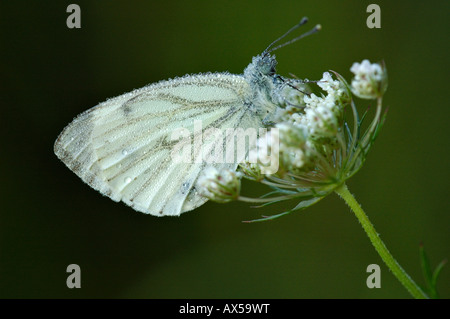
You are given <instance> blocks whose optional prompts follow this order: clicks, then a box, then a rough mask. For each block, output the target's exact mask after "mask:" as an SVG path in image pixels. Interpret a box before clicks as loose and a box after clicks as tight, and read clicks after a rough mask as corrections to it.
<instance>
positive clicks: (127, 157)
mask: <svg viewBox="0 0 450 319" xmlns="http://www.w3.org/2000/svg"><path fill="white" fill-rule="evenodd" d="M306 22H307V19H306V18H303V19H302V21H301V22H300V23H299V24H297V25H296V26H294V27H293V28H291V29H290V30H289V31H288V32H287V33H286V34H284V35H283V36H282V37H280V38H279V39H277V40H276V41H274V42H273V43H272V44H271V45H270V46H269V47H268V48H267V49H266V50H265V51H264V52H263V53H262V54H261V55H258V56H256V57H254V58H253V60H252V63H250V64H249V65H248V67H247V68H246V69H245V70H244V74H243V75H233V74H229V73H207V74H198V75H186V76H184V77H181V78H175V79H172V80H167V81H161V82H158V83H155V84H150V85H148V86H146V87H143V88H141V89H138V90H135V91H132V92H130V93H126V94H123V95H120V96H118V97H115V98H111V99H109V100H107V101H105V102H103V103H100V104H99V105H97V106H95V107H93V108H91V109H89V110H87V111H85V112H84V113H82V114H80V115H79V116H78V117H76V118H75V119H74V120H73V121H72V122H71V123H70V124H69V125H68V126H67V127H66V128H65V129H64V130H63V132H62V133H61V134H60V136H59V137H58V139H57V140H56V142H55V146H54V151H55V154H56V155H57V156H58V157H59V158H60V159H61V160H62V161H63V162H64V164H66V165H67V167H69V168H70V169H71V170H72V171H73V172H75V174H77V175H78V176H79V177H80V178H81V179H82V180H83V181H84V182H86V183H87V184H89V185H90V186H91V187H92V188H94V189H96V190H98V191H99V192H100V193H102V194H103V195H106V196H108V197H110V198H111V199H112V200H114V201H123V202H124V203H126V204H127V205H129V206H131V207H133V208H134V209H135V210H137V211H140V212H144V213H148V214H152V215H155V216H169V215H170V216H177V215H180V214H181V213H183V212H187V211H190V210H192V209H194V208H196V207H198V206H200V205H202V204H204V203H205V202H206V201H207V199H206V198H205V197H203V196H201V195H200V194H199V193H198V191H197V189H196V180H197V178H198V176H199V174H200V173H201V172H202V171H203V170H204V169H205V166H206V164H205V163H201V162H199V163H196V162H192V163H180V162H175V161H173V160H172V159H171V156H170V152H171V150H172V148H173V146H174V141H171V140H170V139H169V136H170V134H171V133H173V131H174V130H176V129H178V128H180V127H184V128H187V129H189V130H191V131H192V128H193V123H194V120H196V119H200V120H201V121H202V124H203V128H202V130H203V131H202V133H204V132H205V131H206V130H207V129H208V128H211V127H216V128H220V129H225V128H237V127H239V128H244V129H246V128H255V129H256V128H259V127H263V126H264V125H265V124H266V123H267V122H270V119H271V117H272V116H273V113H274V111H275V109H276V107H277V104H278V102H279V100H280V99H283V94H282V93H281V92H282V91H283V89H284V88H286V84H288V83H292V82H289V81H287V80H285V79H283V78H282V77H281V76H279V75H276V74H275V66H276V64H277V62H276V60H275V57H274V56H271V55H270V52H272V51H274V50H275V49H278V48H279V47H281V46H284V45H286V44H289V43H292V42H293V41H296V40H298V39H300V38H301V37H303V36H305V35H307V34H311V33H312V32H315V31H317V30H318V29H319V26H316V27H315V28H314V29H312V30H311V31H310V32H307V33H305V34H303V35H301V36H299V37H297V38H295V39H293V40H291V41H289V42H287V43H284V44H283V45H280V46H278V47H276V48H272V49H270V48H271V47H272V46H273V44H275V43H276V42H277V41H279V40H280V39H282V38H283V37H284V36H286V35H287V34H289V33H290V32H291V31H293V30H294V29H296V28H298V27H299V26H301V25H303V24H305V23H306ZM269 49H270V50H269ZM289 85H291V84H289ZM291 86H292V85H291ZM289 89H292V88H290V87H289ZM222 139H223V138H222ZM215 143H224V141H223V140H220V139H219V140H218V139H217V138H216V139H215V140H213V143H211V145H213V144H215ZM195 152H199V149H198V148H195V147H194V153H195ZM240 160H243V158H236V160H235V162H234V163H228V164H227V163H223V164H221V163H219V162H220V161H219V160H217V161H216V162H215V163H216V164H214V165H215V166H216V167H218V168H225V167H226V168H230V169H236V168H237V165H238V163H239V161H240Z"/></svg>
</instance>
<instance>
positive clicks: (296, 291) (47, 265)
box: [0, 0, 450, 298]
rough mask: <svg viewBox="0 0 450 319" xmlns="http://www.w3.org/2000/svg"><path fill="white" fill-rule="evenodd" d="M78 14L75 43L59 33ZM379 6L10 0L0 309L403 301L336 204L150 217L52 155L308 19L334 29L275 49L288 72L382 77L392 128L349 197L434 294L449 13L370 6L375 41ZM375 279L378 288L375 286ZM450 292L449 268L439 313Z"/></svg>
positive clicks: (446, 251)
mask: <svg viewBox="0 0 450 319" xmlns="http://www.w3.org/2000/svg"><path fill="white" fill-rule="evenodd" d="M71 3H77V4H78V5H79V6H80V8H81V29H69V28H67V26H66V19H67V17H68V16H69V13H67V12H66V8H67V6H68V5H69V4H71ZM370 3H373V1H337V0H334V1H320V3H319V2H317V1H296V2H295V3H293V1H184V2H182V1H151V2H150V1H133V2H132V1H115V0H108V1H76V2H75V1H52V2H44V1H27V2H13V1H9V2H7V1H1V7H0V26H1V28H0V32H1V45H2V48H1V53H0V54H1V56H2V61H3V62H2V85H1V90H2V94H1V96H2V97H1V101H2V102H1V127H0V130H1V133H2V135H1V137H2V151H1V157H0V164H1V169H0V173H1V181H2V183H1V196H2V197H1V198H2V203H3V204H2V207H1V209H0V297H2V298H409V297H410V296H409V294H408V293H407V292H406V290H405V289H404V288H403V287H402V286H401V285H400V283H399V282H398V281H397V279H396V278H394V276H393V275H392V274H391V273H390V272H389V270H388V269H387V268H386V267H385V266H384V264H383V263H382V261H381V259H380V257H379V256H378V255H377V254H376V252H375V250H374V249H373V247H372V246H371V244H370V242H369V240H368V238H367V237H366V235H365V233H364V231H363V229H362V228H361V227H360V225H359V223H358V221H357V220H356V218H355V217H354V215H353V214H352V213H351V212H350V210H349V209H348V207H347V206H346V205H345V203H344V202H343V201H342V200H340V199H339V198H338V197H337V196H336V195H334V194H332V195H330V196H329V197H327V198H325V199H324V200H322V201H321V202H319V203H318V204H316V205H315V206H313V207H311V208H309V209H307V210H305V211H302V212H297V213H293V214H290V215H287V216H284V217H282V218H279V219H276V220H274V221H271V222H265V223H255V224H245V223H242V222H241V221H243V220H249V219H255V218H258V217H260V216H261V215H262V214H274V213H277V212H281V211H283V209H286V208H289V207H293V206H294V205H295V204H296V203H295V202H291V203H284V204H281V205H280V206H274V207H270V209H269V208H267V209H253V208H250V207H249V206H248V205H247V204H245V203H232V204H227V205H220V204H215V203H207V204H206V205H204V206H202V207H201V208H199V209H197V210H195V211H193V212H190V213H187V214H183V215H181V217H178V218H169V217H166V218H156V217H152V216H147V215H144V214H141V213H137V212H135V211H133V210H132V209H130V208H128V207H127V206H126V205H124V204H121V203H115V202H113V201H111V200H110V199H108V198H106V197H103V196H101V195H100V194H99V193H97V192H96V191H94V190H92V189H91V188H90V187H88V186H87V185H86V184H84V183H83V182H82V181H81V180H80V179H79V178H78V177H77V176H76V175H75V174H74V173H72V172H71V171H70V170H69V169H67V168H66V167H65V166H64V164H63V163H62V162H60V161H59V160H58V159H57V158H56V156H55V155H54V154H53V143H54V141H55V139H56V138H57V136H58V134H59V133H60V132H61V131H62V129H63V128H64V127H65V126H66V125H67V124H68V123H69V122H70V121H71V120H72V118H73V117H75V116H76V115H77V114H79V113H81V112H82V111H84V110H86V109H88V108H90V107H93V106H95V105H96V104H97V103H99V102H102V101H104V100H106V98H109V97H113V96H117V95H120V94H122V93H124V92H127V91H131V90H132V89H135V88H140V87H142V86H144V85H146V84H148V83H151V82H155V81H159V80H162V79H167V78H173V77H175V76H182V75H184V74H188V73H189V74H192V73H199V72H207V71H229V72H231V73H236V74H239V73H241V72H242V71H243V69H244V68H245V67H246V66H247V65H248V64H249V63H250V61H251V58H252V56H255V55H257V54H259V53H261V52H262V51H263V50H264V49H265V47H266V46H267V45H268V44H269V43H270V42H272V41H273V40H274V39H276V38H277V37H278V36H280V35H281V34H283V33H284V32H285V31H286V30H288V29H289V28H290V27H291V26H293V25H294V24H296V23H297V22H298V21H299V20H300V18H301V17H302V16H308V17H309V19H310V23H309V26H308V27H307V28H305V29H303V30H306V29H309V28H311V27H312V26H313V25H315V24H317V23H320V24H322V27H323V30H322V31H321V32H320V33H318V34H316V35H314V36H311V37H308V38H306V39H304V40H301V41H300V42H297V43H295V44H293V45H290V46H288V47H285V48H283V49H281V50H279V51H277V52H276V55H277V59H278V61H279V66H278V73H279V74H281V75H285V76H289V73H293V74H296V75H297V76H299V77H300V78H308V79H314V80H318V79H320V78H321V76H322V73H323V72H324V71H327V70H330V69H332V70H335V71H337V72H339V73H340V74H342V75H343V76H344V77H346V78H347V79H348V80H350V78H351V73H350V71H349V68H350V67H351V65H352V63H353V62H360V61H361V60H363V59H365V58H367V59H370V60H371V61H379V60H382V59H384V60H385V62H386V65H387V68H388V72H389V88H388V91H387V93H386V95H385V105H387V106H389V112H388V118H387V122H386V123H385V126H384V128H383V130H382V131H381V134H380V135H379V137H378V139H377V142H376V143H375V146H374V147H373V148H372V150H371V152H370V154H369V157H368V160H367V162H366V164H365V166H364V167H363V168H362V170H361V171H360V172H359V173H358V174H356V175H355V176H354V177H353V178H352V179H351V180H349V181H348V183H347V184H348V186H349V188H350V190H351V191H352V192H353V193H354V194H355V196H356V198H357V200H358V201H359V202H360V203H361V205H362V207H363V208H364V209H365V211H366V213H367V214H368V215H369V217H370V219H371V221H372V222H373V223H374V225H375V227H376V229H377V231H378V232H379V233H380V235H381V237H382V239H383V240H384V241H385V243H386V245H387V246H388V248H389V249H390V251H391V252H392V254H393V255H394V256H395V257H396V258H397V260H398V261H399V263H400V264H401V265H402V266H403V267H404V268H405V269H406V271H407V272H408V273H409V274H410V275H411V276H412V277H413V278H414V279H415V280H416V281H417V282H418V283H420V284H423V283H424V280H423V277H422V273H421V268H420V261H419V253H418V247H419V243H420V242H423V243H424V244H425V247H426V250H427V252H428V255H429V257H430V260H431V263H432V265H433V266H436V265H437V264H438V263H439V262H440V261H441V260H442V259H444V258H449V257H450V248H449V244H450V232H449V226H450V215H449V202H448V198H449V195H450V194H449V187H448V181H449V179H450V176H449V169H448V163H449V162H448V159H449V153H448V149H449V148H448V146H449V144H448V137H449V134H448V131H449V130H448V118H449V115H450V111H449V110H450V99H449V94H448V74H449V65H450V64H449V59H448V58H449V41H448V30H449V29H450V19H448V12H449V9H450V3H449V2H448V1H433V2H423V1H408V2H407V4H406V3H405V2H395V3H393V1H376V2H375V3H377V4H378V5H379V6H380V8H381V29H369V28H368V27H367V26H366V19H367V17H368V15H369V13H367V12H366V8H367V6H368V5H369V4H370ZM319 4H320V6H319ZM360 106H361V107H362V109H361V108H360V110H364V108H365V107H366V106H367V105H366V104H364V103H363V104H361V105H360ZM250 189H251V192H253V193H252V194H257V193H259V194H262V192H264V191H265V190H264V189H259V188H257V186H255V185H250V184H247V187H246V185H244V190H249V191H250ZM374 263H375V264H379V265H380V267H381V288H380V289H369V288H367V286H366V278H367V276H368V275H369V274H368V273H366V268H367V266H368V265H369V264H374ZM69 264H78V265H79V266H80V267H81V289H69V288H67V286H66V278H67V276H68V275H69V274H68V273H66V268H67V266H68V265H69ZM449 283H450V268H449V267H448V266H447V267H446V268H444V270H443V271H442V274H441V278H440V280H439V284H438V289H439V291H440V293H441V296H442V297H444V298H449V297H450V284H449Z"/></svg>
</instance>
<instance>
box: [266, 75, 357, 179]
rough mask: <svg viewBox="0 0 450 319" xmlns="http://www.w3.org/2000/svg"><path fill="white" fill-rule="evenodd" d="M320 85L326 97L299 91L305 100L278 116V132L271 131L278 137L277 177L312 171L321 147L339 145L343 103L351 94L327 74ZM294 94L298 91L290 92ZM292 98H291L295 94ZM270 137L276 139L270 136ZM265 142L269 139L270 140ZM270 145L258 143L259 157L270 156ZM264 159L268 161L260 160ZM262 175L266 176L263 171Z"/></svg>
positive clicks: (321, 150) (279, 113) (283, 110)
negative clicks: (326, 144) (337, 142)
mask: <svg viewBox="0 0 450 319" xmlns="http://www.w3.org/2000/svg"><path fill="white" fill-rule="evenodd" d="M317 84H318V86H319V87H320V88H321V89H323V90H324V91H325V92H326V95H325V94H324V95H322V96H317V95H315V94H314V93H312V94H309V95H307V94H303V93H302V92H298V95H299V96H300V95H301V97H302V98H303V101H301V103H298V105H297V106H291V105H289V106H286V107H285V108H280V109H279V110H278V113H277V115H276V117H275V118H276V120H277V121H278V122H279V123H277V124H276V125H275V128H277V129H278V131H277V132H276V133H274V132H271V133H272V135H273V134H278V136H277V137H278V140H279V152H278V161H279V168H280V171H279V172H278V175H283V174H284V173H285V172H291V173H298V172H302V171H303V172H304V171H306V170H309V169H311V168H313V166H314V163H313V162H314V159H315V158H316V157H317V152H322V153H323V149H324V148H323V147H322V144H323V143H328V144H329V145H334V144H336V142H335V139H336V134H337V133H338V130H339V129H340V126H341V124H342V121H343V110H344V104H343V101H347V100H348V96H349V93H348V91H347V89H346V86H345V85H344V83H342V82H341V81H340V80H333V78H332V76H331V74H330V73H328V72H325V73H324V74H323V77H322V79H321V80H320V81H318V82H317ZM291 91H292V92H295V91H296V90H293V89H291ZM289 97H290V99H292V94H291V95H290V96H289ZM268 137H269V139H270V138H273V136H270V135H269V136H268ZM265 139H266V140H267V137H265ZM318 144H320V145H318ZM270 145H272V147H273V143H271V142H269V143H267V142H266V143H259V144H258V147H259V148H260V152H259V154H269V153H270V150H269V149H266V150H265V149H264V147H269V146H270ZM261 148H262V149H263V150H261ZM328 149H330V148H329V147H328ZM272 158H273V155H272ZM263 160H266V159H265V158H264V159H261V161H263ZM262 173H263V174H264V168H262Z"/></svg>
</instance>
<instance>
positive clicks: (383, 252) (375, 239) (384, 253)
mask: <svg viewBox="0 0 450 319" xmlns="http://www.w3.org/2000/svg"><path fill="white" fill-rule="evenodd" d="M335 192H336V193H337V194H338V195H339V196H340V197H341V198H342V199H343V200H344V201H345V202H346V203H347V205H348V206H349V207H350V209H351V210H352V211H353V213H355V216H356V218H358V220H359V222H360V223H361V226H362V227H363V228H364V230H365V232H366V234H367V236H369V239H370V241H371V242H372V245H373V246H374V247H375V250H376V251H377V252H378V254H379V255H380V257H381V259H383V261H384V263H385V264H386V266H388V268H389V269H390V270H391V271H392V273H393V274H394V276H395V277H397V279H398V280H399V281H400V283H401V284H402V285H403V286H404V287H405V288H406V289H407V290H408V291H409V293H410V294H411V295H412V296H413V297H414V298H417V299H428V298H429V297H428V296H427V295H426V294H425V293H424V292H423V291H422V289H420V287H419V286H418V285H417V284H416V283H415V282H414V280H412V279H411V277H410V276H409V275H408V274H407V273H406V272H405V270H403V268H402V267H401V266H400V265H399V263H398V262H397V261H396V260H395V258H394V257H393V256H392V255H391V253H390V252H389V250H388V249H387V248H386V246H385V245H384V243H383V241H382V240H381V238H380V236H378V233H377V232H376V230H375V227H373V225H372V223H371V222H370V220H369V218H368V217H367V215H366V214H365V213H364V211H363V209H362V208H361V206H360V205H359V204H358V202H357V201H356V199H355V198H354V197H353V195H352V194H351V193H350V191H349V190H348V188H347V185H345V184H342V185H341V186H339V187H338V188H336V189H335Z"/></svg>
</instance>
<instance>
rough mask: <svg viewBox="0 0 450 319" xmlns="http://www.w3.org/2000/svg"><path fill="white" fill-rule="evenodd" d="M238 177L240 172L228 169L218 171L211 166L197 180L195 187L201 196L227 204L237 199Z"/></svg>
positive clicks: (239, 184) (238, 189) (238, 190)
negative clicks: (196, 186)
mask: <svg viewBox="0 0 450 319" xmlns="http://www.w3.org/2000/svg"><path fill="white" fill-rule="evenodd" d="M240 177H241V173H240V172H233V171H231V170H229V169H223V170H221V171H219V170H218V169H217V168H215V167H213V166H208V167H207V168H206V169H205V170H204V171H203V174H202V175H200V177H199V178H198V180H197V185H198V186H199V187H198V188H199V191H200V193H201V194H202V195H203V196H205V197H207V198H209V199H211V200H214V201H216V202H219V203H227V202H229V201H232V200H236V199H237V198H238V196H239V192H240V186H241V183H240Z"/></svg>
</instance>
